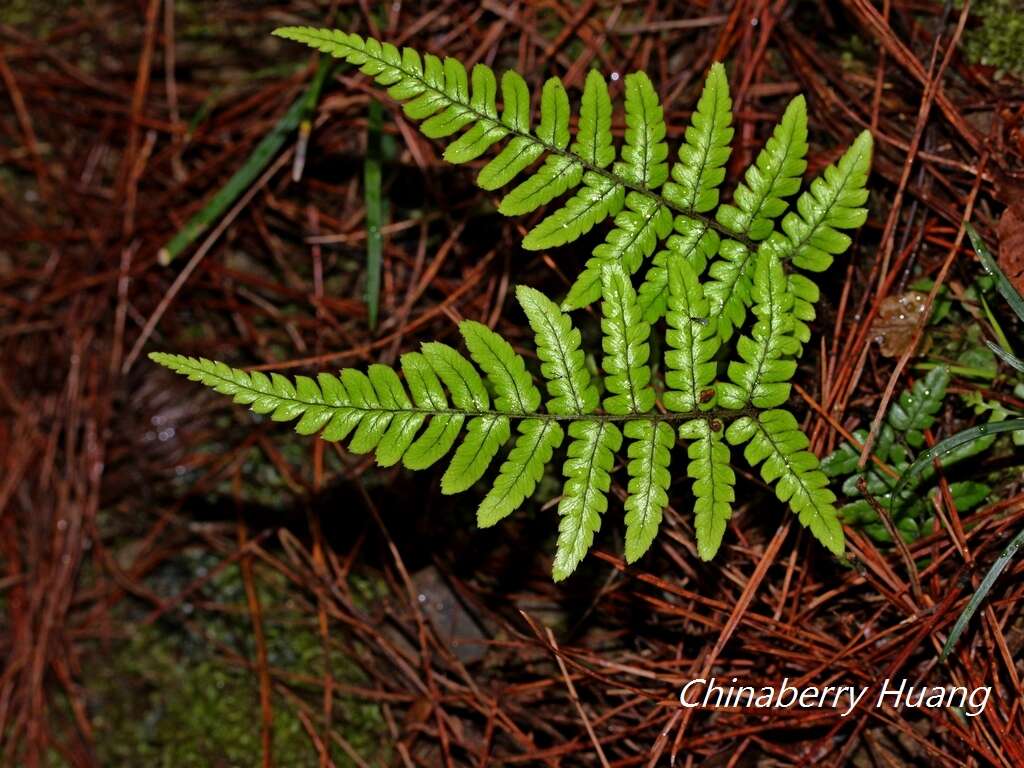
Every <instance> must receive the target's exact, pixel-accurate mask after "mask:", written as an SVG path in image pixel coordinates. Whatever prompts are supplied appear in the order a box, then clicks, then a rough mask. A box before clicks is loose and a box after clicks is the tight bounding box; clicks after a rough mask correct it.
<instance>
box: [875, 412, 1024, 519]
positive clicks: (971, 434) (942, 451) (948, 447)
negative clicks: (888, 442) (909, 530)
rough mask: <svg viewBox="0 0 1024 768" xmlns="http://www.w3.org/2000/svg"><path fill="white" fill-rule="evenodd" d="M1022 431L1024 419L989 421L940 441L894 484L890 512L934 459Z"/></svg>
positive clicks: (918, 458) (925, 452)
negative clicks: (997, 436)
mask: <svg viewBox="0 0 1024 768" xmlns="http://www.w3.org/2000/svg"><path fill="white" fill-rule="evenodd" d="M1022 430H1024V419H1009V420H1008V421H990V422H989V423H988V424H979V425H978V426H976V427H971V428H970V429H965V430H963V431H962V432H957V433H956V434H955V435H951V436H950V437H947V438H946V439H945V440H940V441H939V442H938V443H936V444H935V445H934V446H932V447H931V448H929V449H928V450H927V451H924V452H923V453H921V454H920V455H919V456H918V457H917V459H916V460H915V461H914V463H913V464H911V465H910V466H909V467H907V470H906V472H904V473H903V474H902V475H901V476H900V480H899V482H898V483H896V487H895V488H894V489H893V492H892V500H891V501H890V502H889V508H890V511H891V510H892V508H893V506H894V505H895V504H896V500H897V499H899V498H900V493H902V491H903V489H904V488H906V486H907V483H909V482H910V481H911V480H912V479H913V478H914V477H915V476H916V475H917V474H918V473H920V472H921V471H922V470H923V469H925V468H926V467H928V466H931V463H932V461H933V460H934V459H941V458H942V457H943V456H945V455H946V454H948V453H949V452H950V451H952V450H953V449H955V448H959V447H960V446H961V445H964V444H965V443H970V442H973V441H975V440H980V439H981V438H983V437H988V436H989V435H997V434H999V433H1000V432H1019V431H1022Z"/></svg>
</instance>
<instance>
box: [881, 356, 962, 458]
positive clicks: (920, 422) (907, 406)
mask: <svg viewBox="0 0 1024 768" xmlns="http://www.w3.org/2000/svg"><path fill="white" fill-rule="evenodd" d="M948 386H949V369H948V368H946V367H945V366H938V367H937V368H932V369H931V370H930V371H928V373H927V375H926V376H925V377H924V378H923V379H921V380H920V381H918V382H916V383H915V384H914V386H913V387H912V388H911V389H910V391H909V392H903V393H902V394H900V396H899V399H898V400H896V402H894V403H893V404H892V406H891V407H890V408H889V413H887V414H886V417H885V418H886V421H887V422H888V423H889V426H891V427H892V428H893V429H894V430H896V432H897V433H899V434H900V435H902V437H903V439H904V440H906V441H907V443H908V444H909V445H910V446H911V447H913V448H920V447H922V446H923V445H924V434H923V432H924V430H926V429H930V428H931V426H932V425H933V424H934V423H935V414H936V413H938V412H939V409H940V408H941V407H942V400H943V398H944V397H945V395H946V387H948Z"/></svg>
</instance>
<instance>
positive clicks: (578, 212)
mask: <svg viewBox="0 0 1024 768" xmlns="http://www.w3.org/2000/svg"><path fill="white" fill-rule="evenodd" d="M624 193H625V190H624V189H623V187H622V186H621V185H619V184H616V183H615V182H614V181H612V180H610V179H608V178H607V177H605V176H602V175H600V174H598V173H595V172H594V171H587V172H586V173H585V174H584V175H583V186H582V187H581V188H580V190H579V191H578V192H577V193H576V194H575V195H573V196H572V197H570V198H569V199H568V200H567V201H566V203H565V205H563V206H562V207H561V208H559V209H558V210H557V211H555V212H554V213H551V214H549V215H548V216H547V217H546V218H545V219H544V220H543V221H541V223H540V224H538V225H537V226H536V227H534V228H533V229H531V230H530V231H529V232H528V233H527V234H526V237H524V238H523V248H525V249H526V250H528V251H539V250H542V249H544V248H554V247H556V246H559V245H564V244H565V243H571V242H572V241H573V240H578V239H579V238H580V237H582V236H583V235H585V234H586V233H587V232H589V231H590V230H591V229H593V228H594V226H595V225H596V224H600V223H601V222H602V221H604V220H605V219H606V218H608V216H612V215H615V214H616V213H618V212H619V210H621V208H622V202H623V195H624Z"/></svg>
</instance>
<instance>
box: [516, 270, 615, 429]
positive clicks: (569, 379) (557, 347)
mask: <svg viewBox="0 0 1024 768" xmlns="http://www.w3.org/2000/svg"><path fill="white" fill-rule="evenodd" d="M516 298H517V299H518V300H519V304H520V305H521V306H522V308H523V311H524V312H525V313H526V317H527V319H528V320H529V321H530V327H531V328H533V332H534V334H535V340H536V344H537V356H538V357H539V358H540V360H541V367H540V372H541V375H542V376H543V377H544V379H545V380H546V381H547V387H548V393H549V394H550V395H551V398H552V399H551V400H549V401H548V411H550V412H551V413H557V414H563V415H582V414H584V413H590V412H591V411H593V410H594V409H595V408H596V407H597V399H598V395H597V388H596V387H595V386H594V384H593V383H592V382H591V380H590V372H589V371H588V370H587V367H586V363H585V360H584V357H583V350H581V349H580V340H581V337H580V332H579V331H578V330H576V329H575V328H574V327H573V325H572V321H571V320H570V319H569V316H568V315H566V314H564V313H563V312H561V311H559V309H558V306H557V305H556V304H555V303H554V302H553V301H551V299H549V298H548V297H547V296H545V295H544V294H543V293H541V292H540V291H538V290H536V289H534V288H528V287H526V286H524V285H521V286H519V287H518V288H516Z"/></svg>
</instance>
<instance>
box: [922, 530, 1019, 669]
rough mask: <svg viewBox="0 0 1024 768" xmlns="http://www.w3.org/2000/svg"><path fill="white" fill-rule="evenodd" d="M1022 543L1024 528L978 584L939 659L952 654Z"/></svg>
mask: <svg viewBox="0 0 1024 768" xmlns="http://www.w3.org/2000/svg"><path fill="white" fill-rule="evenodd" d="M1021 544H1024V530H1021V531H1020V532H1019V533H1018V534H1017V535H1016V536H1014V537H1013V540H1012V541H1011V542H1010V543H1009V544H1008V545H1007V546H1006V549H1004V550H1003V552H1002V554H1001V555H999V559H998V560H996V561H995V563H993V564H992V567H991V568H990V569H989V571H988V573H986V574H985V578H984V579H982V580H981V584H979V585H978V589H977V591H976V592H975V593H974V595H973V596H972V597H971V600H970V602H968V603H967V607H966V608H964V611H963V613H961V614H960V617H959V618H958V619H957V620H956V624H954V625H953V629H952V631H951V632H950V633H949V637H948V638H946V642H945V644H944V645H943V646H942V653H940V654H939V661H945V660H946V657H947V656H948V655H949V654H950V652H951V651H952V650H953V648H955V647H956V643H957V641H958V640H959V639H960V635H962V634H963V632H964V629H966V628H967V623H968V622H969V621H970V620H971V617H972V616H974V614H975V612H976V611H977V610H978V608H979V607H981V603H982V602H983V601H984V600H985V598H986V597H987V596H988V593H989V590H991V589H992V585H993V584H995V583H996V579H998V578H999V574H1001V573H1002V572H1003V571H1005V570H1006V566H1008V565H1009V564H1010V561H1011V560H1013V556H1014V555H1016V554H1017V550H1018V549H1020V546H1021Z"/></svg>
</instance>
